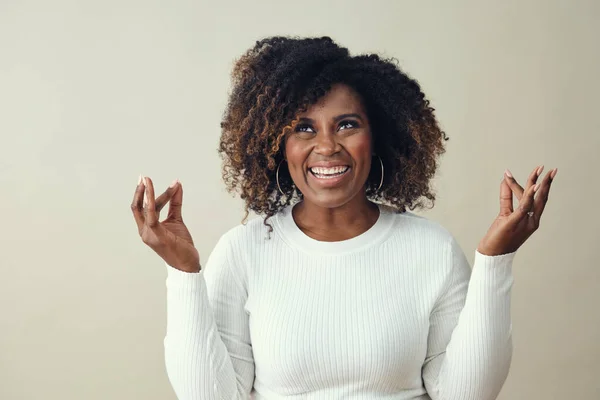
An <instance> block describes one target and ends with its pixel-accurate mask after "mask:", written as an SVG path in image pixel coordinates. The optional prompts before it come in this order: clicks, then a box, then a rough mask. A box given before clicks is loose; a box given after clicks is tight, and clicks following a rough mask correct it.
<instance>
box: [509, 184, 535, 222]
mask: <svg viewBox="0 0 600 400" xmlns="http://www.w3.org/2000/svg"><path fill="white" fill-rule="evenodd" d="M539 186H540V185H537V184H536V185H533V186H530V187H529V188H527V189H526V190H525V192H524V193H523V197H522V198H521V201H519V206H518V207H517V209H516V210H515V212H513V213H512V214H511V216H510V217H509V223H511V224H514V225H517V224H519V223H520V222H522V221H526V219H525V218H530V217H529V215H528V214H527V213H528V212H530V211H531V209H532V208H533V196H534V194H535V192H536V191H537V190H538V188H539Z"/></svg>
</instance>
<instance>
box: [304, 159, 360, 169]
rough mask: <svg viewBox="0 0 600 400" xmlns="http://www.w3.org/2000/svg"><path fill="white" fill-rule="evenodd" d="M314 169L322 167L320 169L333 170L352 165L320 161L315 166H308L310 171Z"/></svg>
mask: <svg viewBox="0 0 600 400" xmlns="http://www.w3.org/2000/svg"><path fill="white" fill-rule="evenodd" d="M314 167H320V168H333V167H350V164H346V163H343V162H340V161H319V162H316V163H313V164H310V165H309V166H308V169H309V170H310V169H311V168H314Z"/></svg>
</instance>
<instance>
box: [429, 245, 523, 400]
mask: <svg viewBox="0 0 600 400" xmlns="http://www.w3.org/2000/svg"><path fill="white" fill-rule="evenodd" d="M515 254H516V252H513V253H507V254H502V255H498V256H486V255H483V254H481V253H479V252H478V251H475V261H474V264H473V270H472V271H471V268H470V267H469V263H468V261H467V259H466V257H465V255H464V253H463V251H462V249H461V248H460V246H459V245H458V243H457V242H456V240H455V239H454V237H452V238H451V240H450V244H449V246H448V259H450V260H451V262H452V272H451V274H450V275H449V277H448V281H447V286H446V290H445V292H444V293H443V294H442V296H440V298H439V299H438V301H437V303H436V305H435V307H434V309H433V311H432V313H431V315H430V326H429V337H428V343H427V344H428V350H427V357H426V359H425V363H424V366H423V371H422V374H423V380H424V383H425V387H426V389H427V391H428V393H429V396H430V397H431V399H432V400H493V399H495V398H496V397H497V396H498V394H499V392H500V389H501V388H502V385H503V384H504V381H505V380H506V377H507V375H508V370H509V367H510V363H511V358H512V333H511V329H512V325H511V317H510V296H511V288H512V283H513V276H512V262H513V259H514V256H515ZM469 277H470V279H469Z"/></svg>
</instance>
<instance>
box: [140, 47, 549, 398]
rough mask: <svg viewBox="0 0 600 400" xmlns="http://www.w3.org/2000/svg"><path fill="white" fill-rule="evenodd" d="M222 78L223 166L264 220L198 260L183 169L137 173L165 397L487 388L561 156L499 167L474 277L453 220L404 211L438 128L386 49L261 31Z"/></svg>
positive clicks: (430, 157) (426, 176)
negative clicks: (517, 272)
mask: <svg viewBox="0 0 600 400" xmlns="http://www.w3.org/2000/svg"><path fill="white" fill-rule="evenodd" d="M232 82H233V90H232V92H231V95H230V99H229V103H228V105H227V108H226V112H225V114H224V119H223V122H222V124H221V126H222V136H221V142H220V147H219V151H220V153H221V155H222V156H223V158H224V169H223V175H224V179H225V182H226V183H227V186H228V189H229V190H232V191H233V190H235V191H238V192H239V193H240V194H241V197H242V199H244V200H245V203H246V211H247V212H248V211H250V210H251V211H254V212H257V213H258V214H261V215H263V216H264V219H262V220H261V219H254V220H252V221H250V222H248V223H247V224H242V225H240V226H238V227H235V228H234V229H232V230H230V231H229V232H227V233H226V234H224V235H223V236H222V237H221V239H220V240H219V242H218V243H217V245H216V247H215V249H214V250H213V252H212V253H211V255H210V257H209V259H208V261H207V264H206V265H205V266H202V267H201V266H200V263H199V256H198V252H197V251H196V249H195V248H194V242H193V240H192V237H191V235H190V233H189V232H188V230H187V228H186V227H185V225H184V223H183V221H182V217H181V207H182V198H183V187H182V186H181V183H180V182H179V181H177V180H176V181H175V182H173V184H172V185H171V186H170V187H169V188H168V189H167V190H166V191H165V192H164V193H162V194H161V195H160V196H159V197H158V198H156V199H155V194H154V186H153V184H152V181H151V180H150V179H149V178H147V177H144V178H143V179H140V182H139V183H138V186H137V188H136V191H135V197H134V200H133V204H132V209H133V214H134V216H135V219H136V222H137V225H138V228H139V233H140V236H141V237H142V240H143V241H144V243H146V244H147V245H148V246H150V247H151V248H152V249H154V250H155V251H156V253H158V255H160V256H161V257H162V259H163V260H164V262H165V263H166V267H167V273H168V275H167V282H166V283H167V314H168V318H167V333H166V337H165V341H164V345H165V358H166V366H167V372H168V376H169V379H170V381H171V383H172V385H173V388H174V389H175V392H176V393H177V396H178V397H179V398H180V399H186V400H187V399H244V398H248V396H249V395H253V397H254V398H256V399H283V398H286V399H288V398H290V399H291V398H294V399H339V398H369V399H383V398H385V399H433V400H436V399H439V400H442V399H449V400H461V399H473V400H486V399H494V398H495V397H496V396H497V394H498V393H499V391H500V388H501V386H502V384H503V383H504V380H505V379H506V376H507V373H508V369H509V365H510V360H511V354H512V347H511V343H512V342H511V320H510V290H511V285H512V279H513V278H512V274H511V267H512V262H513V258H514V256H515V252H516V250H517V249H518V248H519V247H520V246H521V245H522V244H523V242H525V240H526V239H527V238H528V237H529V236H530V235H531V234H532V233H533V232H534V231H535V230H536V229H537V227H538V224H539V220H540V217H541V214H542V212H543V210H544V206H545V204H546V201H547V199H548V192H549V189H550V184H551V182H552V179H553V178H554V177H555V175H556V171H557V170H556V169H554V170H552V171H550V172H548V173H547V174H546V175H545V176H544V177H543V179H542V180H541V182H540V183H539V184H538V183H537V181H538V177H539V176H540V174H541V172H542V169H543V167H538V168H535V169H534V171H533V172H532V173H531V175H530V176H529V179H528V181H527V184H526V185H525V187H524V188H523V187H521V186H520V185H519V184H518V183H517V182H516V180H515V179H514V178H513V177H512V176H511V175H510V172H508V171H507V172H506V173H505V176H504V178H503V180H502V182H501V185H500V212H499V215H498V217H497V218H496V219H495V221H493V223H492V225H491V227H490V229H489V231H488V232H487V234H486V235H485V237H483V239H482V240H481V242H480V243H479V245H478V247H477V251H476V254H475V262H474V266H473V271H472V273H471V269H470V267H469V265H468V262H467V260H466V257H465V255H464V253H463V252H462V250H461V248H460V247H459V245H458V244H457V242H456V240H455V239H454V238H453V236H452V235H451V234H450V233H449V232H448V231H446V230H445V229H444V228H443V227H441V226H440V225H439V224H437V223H434V222H432V221H429V220H428V219H426V218H423V217H419V216H417V215H415V214H413V213H411V212H409V211H407V209H411V210H413V209H415V208H417V207H423V205H424V203H423V201H422V200H423V199H426V200H429V201H430V202H431V203H433V201H434V200H435V196H434V195H433V194H432V192H431V191H430V189H429V182H430V179H431V178H432V177H433V175H434V173H435V171H436V167H437V159H438V156H439V155H440V154H442V153H443V151H444V141H445V140H446V139H447V138H446V137H445V135H444V133H443V132H441V131H440V128H439V126H438V123H437V121H436V119H435V117H434V113H433V111H434V110H433V108H431V107H430V106H429V102H428V101H427V100H425V96H424V95H423V93H422V92H421V89H420V87H419V85H418V84H417V82H415V81H414V80H412V79H410V78H409V77H408V76H407V75H406V74H404V73H403V72H401V71H400V70H399V69H398V67H397V66H396V64H395V63H393V62H392V61H389V60H383V59H381V58H380V57H378V56H377V55H373V54H372V55H363V56H354V57H353V56H350V55H349V53H348V50H347V49H345V48H342V47H339V46H338V45H337V44H335V43H334V42H333V41H332V40H331V39H330V38H328V37H323V38H309V39H295V38H286V37H271V38H267V39H264V40H261V41H258V42H257V43H256V45H255V46H254V47H253V48H251V49H250V50H248V51H247V52H246V53H245V54H244V55H243V56H242V57H241V58H240V59H239V60H238V61H237V62H236V64H235V67H234V69H233V73H232ZM513 193H514V194H515V196H516V197H517V199H518V200H519V205H518V207H517V208H516V209H513V201H512V195H513ZM143 199H145V200H143ZM168 202H170V206H169V213H168V216H167V219H166V220H165V221H163V222H159V216H158V214H159V212H160V210H161V209H162V208H163V207H164V206H165V204H167V203H168Z"/></svg>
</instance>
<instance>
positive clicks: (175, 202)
mask: <svg viewBox="0 0 600 400" xmlns="http://www.w3.org/2000/svg"><path fill="white" fill-rule="evenodd" d="M173 190H174V191H175V192H174V193H173V197H172V198H171V202H170V203H169V214H168V215H167V218H169V219H174V220H178V221H181V220H182V216H181V206H182V204H183V185H182V184H181V182H179V180H177V182H176V185H175V187H174V189H173Z"/></svg>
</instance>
